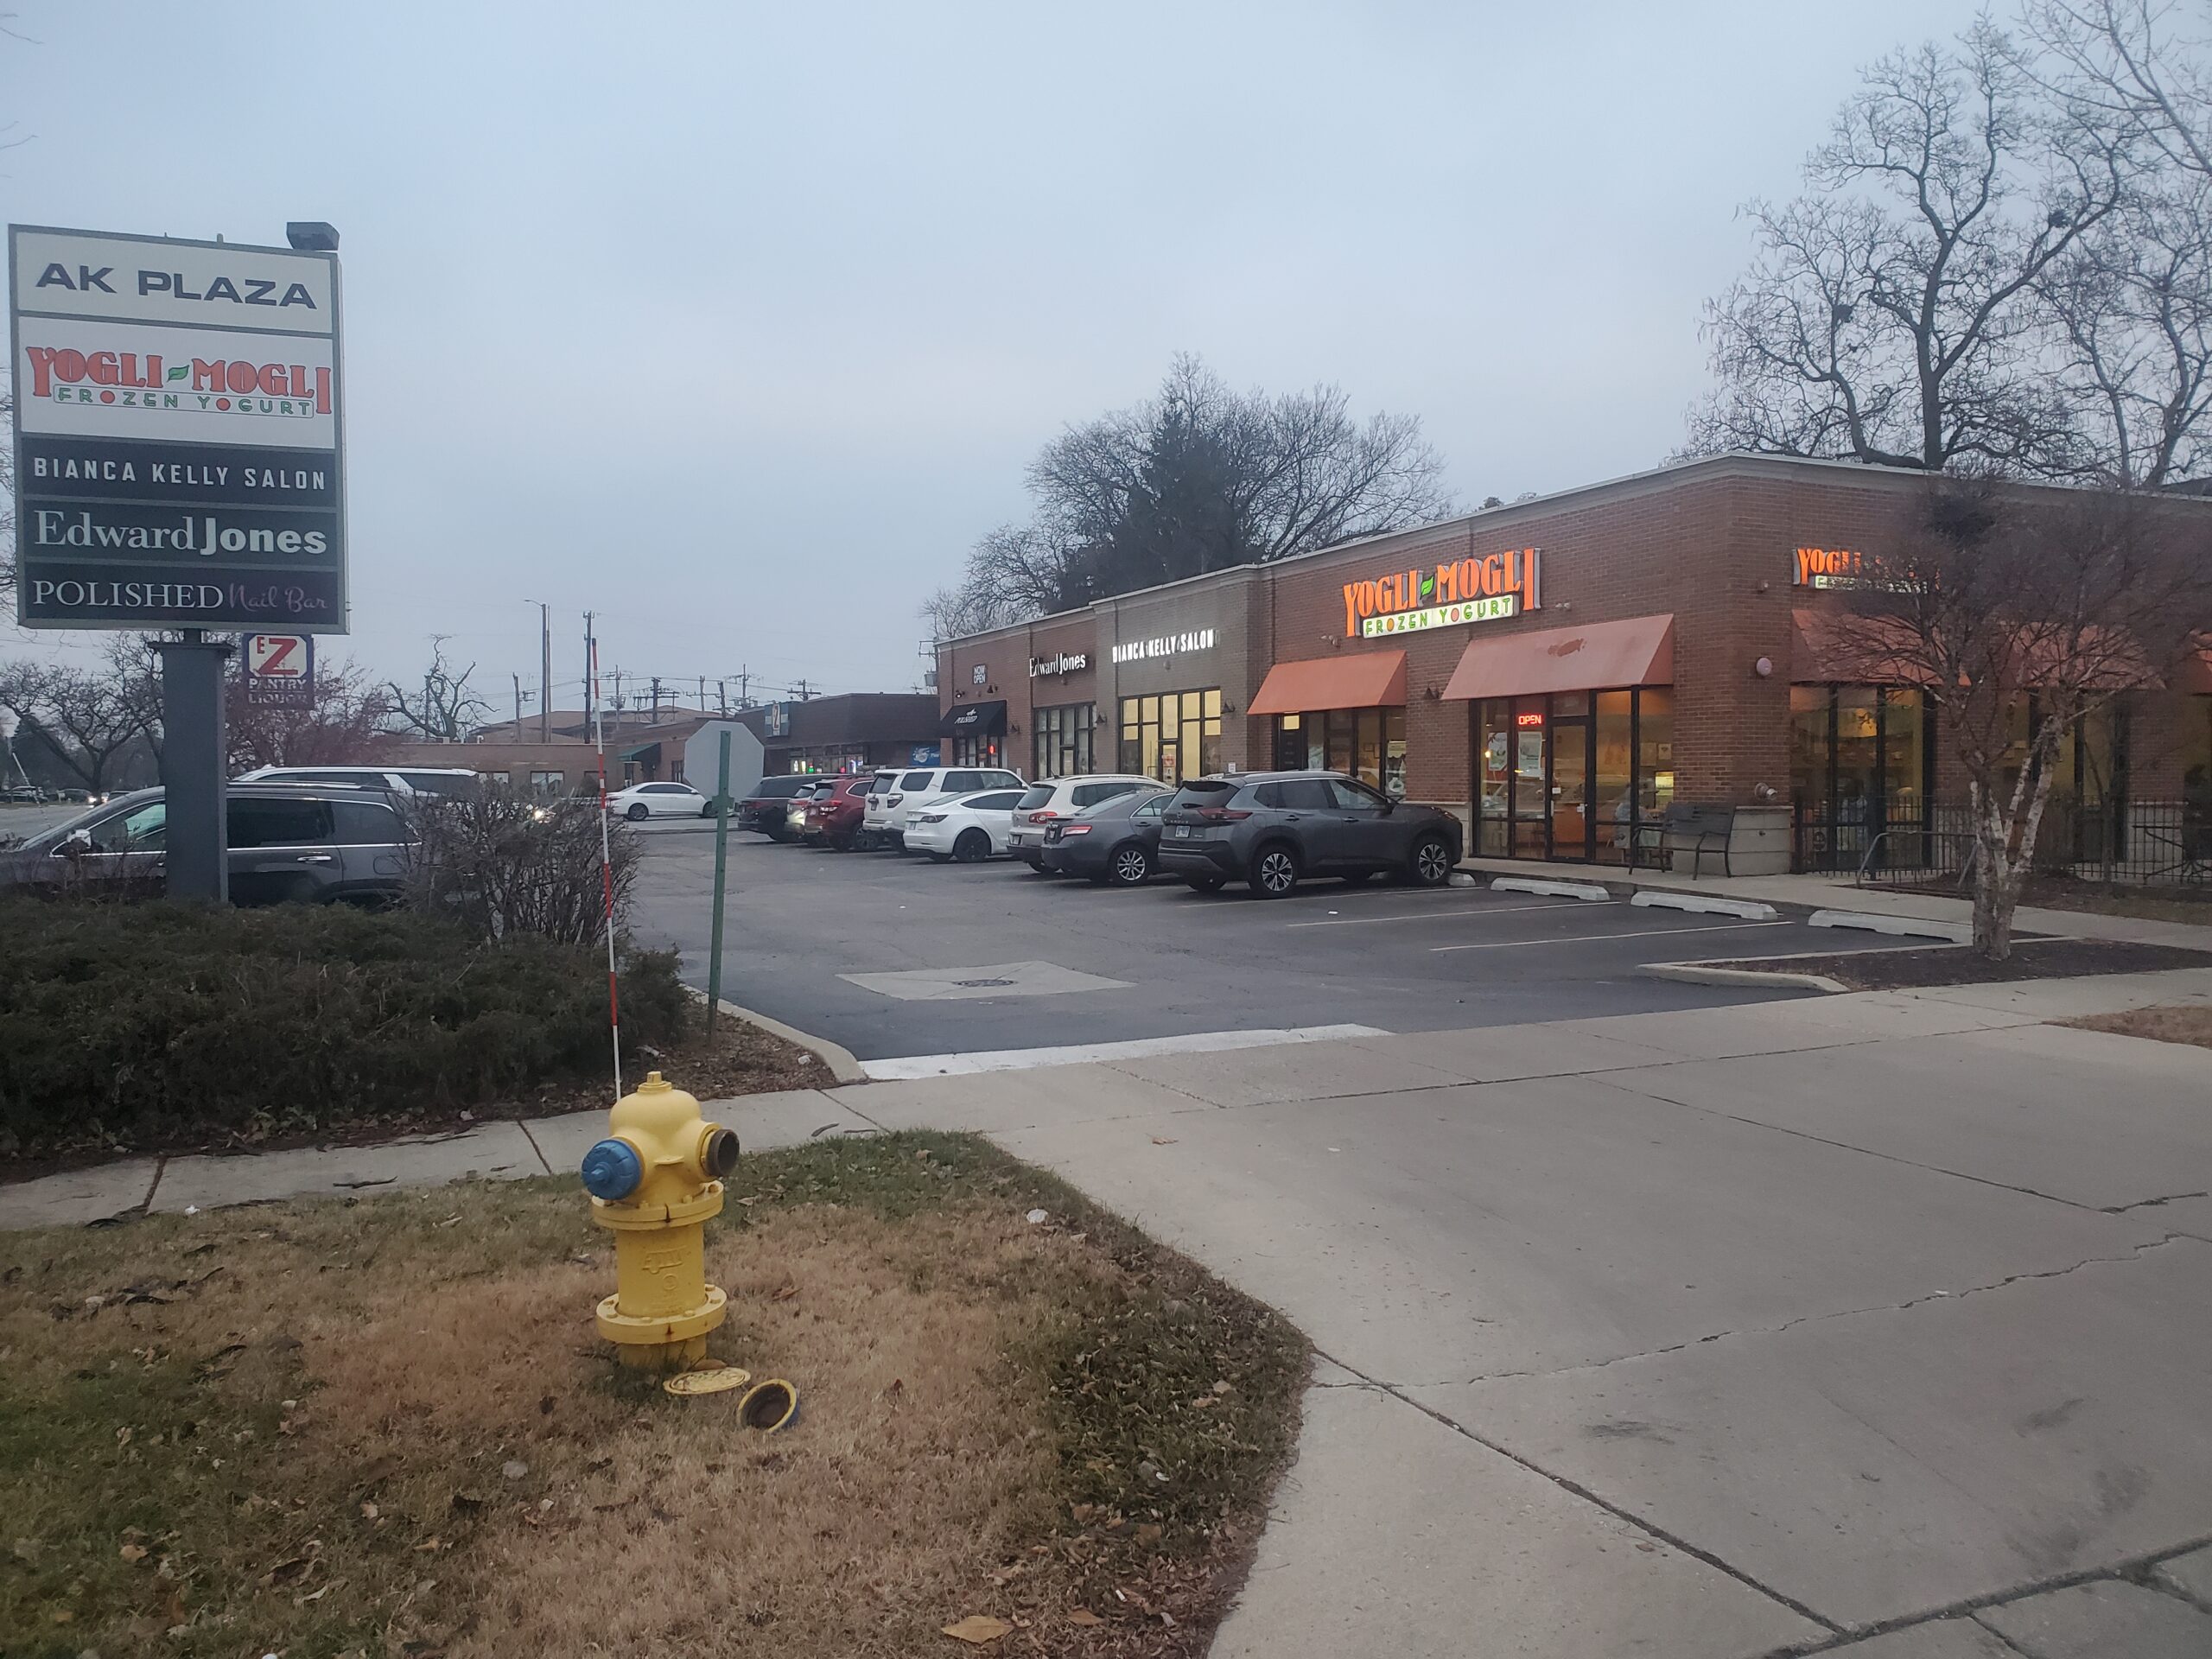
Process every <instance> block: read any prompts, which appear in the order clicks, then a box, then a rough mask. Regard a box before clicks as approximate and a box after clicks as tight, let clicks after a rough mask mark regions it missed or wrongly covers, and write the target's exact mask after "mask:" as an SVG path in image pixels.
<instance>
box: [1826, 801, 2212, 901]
mask: <svg viewBox="0 0 2212 1659" xmlns="http://www.w3.org/2000/svg"><path fill="white" fill-rule="evenodd" d="M1794 820H1795V836H1794V841H1793V845H1794V848H1795V868H1797V869H1800V870H1806V871H1834V872H1839V873H1844V874H1855V875H1857V877H1858V878H1859V880H1861V881H1862V882H1866V883H1882V884H1887V885H1895V886H1900V887H1922V886H1929V885H1937V884H1942V883H1944V882H1950V883H1953V884H1955V885H1958V886H1961V887H1963V886H1964V885H1965V882H1966V875H1967V866H1968V864H1969V861H1971V860H1972V859H1973V857H1974V819H1973V815H1972V812H1971V810H1969V809H1968V808H1967V806H1966V805H1965V804H1963V803H1952V802H1942V801H1938V802H1934V803H1931V804H1927V805H1925V806H1923V807H1916V808H1914V809H1912V810H1907V811H1866V810H1860V809H1859V808H1858V806H1857V805H1856V804H1852V806H1851V807H1850V808H1849V809H1848V810H1844V811H1841V812H1835V811H1829V810H1823V809H1820V808H1813V809H1808V808H1807V807H1805V806H1804V805H1803V804H1802V803H1800V804H1798V806H1797V808H1796V812H1795V815H1794ZM2033 865H2034V868H2035V869H2036V871H2037V873H2038V874H2044V875H2058V876H2070V877H2073V878H2075V879H2076V880H2088V881H2107V882H2111V881H2121V882H2138V883H2145V884H2183V883H2189V884H2197V883H2206V882H2212V799H2201V800H2194V799H2193V800H2183V801H2082V800H2078V799H2075V798H2072V797H2069V796H2058V795H2054V796H2052V797H2051V798H2050V802H2049V804H2047V805H2046V806H2045V807H2044V816H2043V823H2042V826H2041V828H2040V829H2038V831H2037V836H2036V846H2035V853H2034V856H2033Z"/></svg>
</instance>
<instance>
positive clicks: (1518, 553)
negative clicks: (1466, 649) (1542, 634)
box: [1344, 547, 1544, 639]
mask: <svg viewBox="0 0 2212 1659" xmlns="http://www.w3.org/2000/svg"><path fill="white" fill-rule="evenodd" d="M1543 560H1544V555H1543V550H1542V549H1541V548H1536V547H1516V548H1511V549H1509V550H1506V551H1505V552H1503V553H1491V554H1488V555H1486V556H1483V557H1481V558H1474V557H1468V558H1464V559H1448V560H1446V561H1445V562H1444V563H1441V564H1439V565H1437V566H1436V567H1435V568H1434V569H1416V570H1393V571H1391V572H1390V574H1389V575H1386V576H1376V577H1371V578H1368V579H1365V580H1363V581H1359V582H1346V583H1344V636H1345V638H1347V639H1378V638H1381V637H1383V636H1384V635H1388V634H1394V633H1413V632H1418V631H1420V630H1421V629H1423V628H1449V627H1457V626H1459V625H1461V624H1462V623H1467V622H1495V621H1500V620H1503V619H1504V618H1506V617H1509V616H1518V615H1520V613H1522V612H1523V611H1534V610H1541V608H1542V607H1543V602H1544V589H1543V568H1544V565H1543Z"/></svg>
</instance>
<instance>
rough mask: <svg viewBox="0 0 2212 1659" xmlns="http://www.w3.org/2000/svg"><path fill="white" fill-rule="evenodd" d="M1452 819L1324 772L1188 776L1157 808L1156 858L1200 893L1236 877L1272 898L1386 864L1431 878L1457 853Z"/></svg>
mask: <svg viewBox="0 0 2212 1659" xmlns="http://www.w3.org/2000/svg"><path fill="white" fill-rule="evenodd" d="M1460 842H1461V835H1460V829H1459V819H1457V818H1455V817H1452V815H1451V814H1450V813H1449V812H1445V811H1441V810H1438V809H1437V808H1435V807H1433V806H1414V805H1409V804H1407V803H1406V802H1404V801H1394V800H1392V799H1391V798H1389V796H1388V795H1385V794H1383V792H1382V791H1379V790H1373V789H1370V788H1369V787H1368V786H1367V785H1365V784H1363V783H1360V782H1359V781H1358V780H1357V779H1351V778H1347V777H1345V776H1344V775H1343V774H1342V773H1341V772H1245V773H1242V774H1239V775H1237V776H1235V777H1229V778H1198V779H1192V781H1190V782H1189V783H1186V784H1185V785H1183V787H1182V788H1181V789H1179V790H1178V791H1176V792H1175V798H1174V799H1173V800H1172V801H1170V802H1168V804H1167V810H1166V811H1165V812H1164V813H1163V814H1162V815H1161V817H1160V868H1162V869H1164V870H1165V871H1166V872H1167V874H1170V875H1179V876H1181V877H1182V878H1183V880H1185V881H1186V882H1188V883H1189V884H1190V885H1191V886H1192V887H1195V888H1197V889H1198V891H1199V892H1200V893H1213V892H1217V891H1218V890H1219V889H1220V888H1221V887H1223V886H1224V885H1225V884H1226V883H1228V882H1229V881H1230V880H1236V879H1238V878H1240V877H1241V878H1242V879H1243V880H1244V881H1245V882H1247V883H1248V884H1249V886H1250V887H1251V889H1252V891H1253V892H1254V893H1257V894H1258V895H1259V896H1260V897H1261V898H1262V899H1280V898H1281V897H1282V896H1283V895H1284V894H1285V893H1288V892H1289V891H1290V890H1291V889H1292V888H1293V887H1296V886H1297V885H1298V883H1299V882H1300V880H1303V879H1304V878H1305V877H1306V876H1310V875H1338V876H1342V877H1343V878H1344V880H1347V881H1363V880H1366V879H1367V878H1368V877H1370V876H1371V875H1376V874H1380V873H1382V872H1383V871H1385V870H1389V871H1391V872H1393V873H1395V874H1397V875H1398V876H1400V877H1402V879H1404V880H1408V881H1413V882H1415V883H1418V884H1419V885H1420V886H1421V887H1442V886H1443V885H1444V884H1445V883H1446V881H1448V880H1451V879H1452V868H1453V867H1454V866H1455V865H1457V864H1458V863H1459V848H1460Z"/></svg>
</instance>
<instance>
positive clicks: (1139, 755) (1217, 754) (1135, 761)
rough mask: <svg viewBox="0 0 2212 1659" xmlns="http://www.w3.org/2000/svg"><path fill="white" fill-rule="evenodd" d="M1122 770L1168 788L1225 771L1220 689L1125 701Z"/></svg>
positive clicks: (1173, 692) (1127, 699)
mask: <svg viewBox="0 0 2212 1659" xmlns="http://www.w3.org/2000/svg"><path fill="white" fill-rule="evenodd" d="M1121 770H1122V771H1123V772H1135V773H1138V774H1141V776H1143V777H1147V778H1157V779H1161V780H1162V781H1163V782H1166V783H1180V782H1182V780H1183V779H1185V778H1198V777H1202V776H1204V775H1205V774H1207V773H1210V772H1219V771H1220V770H1221V690H1220V688H1218V687H1214V688H1212V689H1210V690H1203V691H1169V692H1166V693H1164V694H1162V695H1161V696H1149V697H1123V698H1122V741H1121Z"/></svg>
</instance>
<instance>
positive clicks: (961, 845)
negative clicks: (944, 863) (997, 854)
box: [952, 829, 991, 864]
mask: <svg viewBox="0 0 2212 1659" xmlns="http://www.w3.org/2000/svg"><path fill="white" fill-rule="evenodd" d="M952 855H953V857H955V858H957V859H958V860H959V861H961V862H962V863H963V864H980V863H982V861H984V860H985V859H987V858H988V857H989V856H990V855H991V838H990V836H988V835H987V834H985V833H984V832H983V831H982V830H981V829H963V830H962V831H961V832H960V839H959V840H957V841H956V842H953V843H952Z"/></svg>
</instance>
